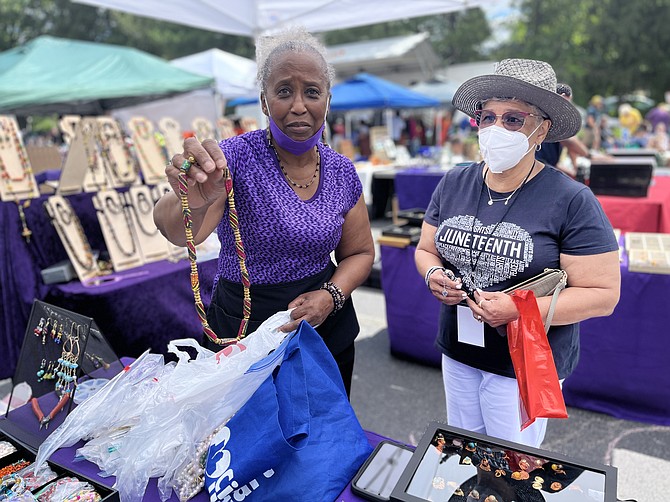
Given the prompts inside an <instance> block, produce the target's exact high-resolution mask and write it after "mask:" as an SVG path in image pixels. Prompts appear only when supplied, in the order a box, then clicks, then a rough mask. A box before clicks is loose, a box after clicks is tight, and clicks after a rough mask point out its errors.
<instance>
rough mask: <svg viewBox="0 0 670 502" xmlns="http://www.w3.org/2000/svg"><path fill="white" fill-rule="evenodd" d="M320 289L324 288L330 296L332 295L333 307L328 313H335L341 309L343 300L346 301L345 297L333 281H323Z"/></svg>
mask: <svg viewBox="0 0 670 502" xmlns="http://www.w3.org/2000/svg"><path fill="white" fill-rule="evenodd" d="M321 289H325V290H326V291H328V292H329V293H330V296H332V297H333V305H334V306H335V308H334V309H333V311H332V312H331V313H330V315H331V316H332V315H335V314H337V313H338V312H339V311H340V310H342V307H344V302H346V301H347V298H346V297H345V296H344V293H343V292H342V290H341V289H340V288H339V287H338V286H337V285H336V284H335V283H333V282H324V283H323V286H321Z"/></svg>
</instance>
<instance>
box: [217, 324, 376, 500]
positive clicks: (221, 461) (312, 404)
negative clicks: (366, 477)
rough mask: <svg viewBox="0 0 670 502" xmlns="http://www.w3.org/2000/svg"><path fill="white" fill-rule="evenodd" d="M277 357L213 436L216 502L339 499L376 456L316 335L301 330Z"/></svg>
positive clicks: (307, 329)
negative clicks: (271, 369)
mask: <svg viewBox="0 0 670 502" xmlns="http://www.w3.org/2000/svg"><path fill="white" fill-rule="evenodd" d="M277 353H280V354H281V355H282V360H281V366H279V368H277V369H276V370H275V371H274V372H273V374H272V375H270V376H269V377H268V378H267V379H266V380H265V381H264V382H263V384H262V385H261V386H260V387H259V388H258V390H257V391H256V392H255V393H254V395H253V396H252V397H251V399H250V400H249V401H248V402H247V403H246V404H245V405H244V406H243V407H242V408H241V409H240V410H239V411H238V412H237V413H236V414H235V416H233V417H232V418H231V419H230V421H229V422H228V423H227V424H226V426H225V427H223V428H222V429H221V430H220V431H219V432H218V433H217V434H216V435H215V436H214V439H213V441H212V443H211V446H210V447H209V451H208V457H207V464H206V466H205V487H206V489H207V490H208V492H209V496H210V500H219V501H222V502H226V501H236V500H245V501H247V502H253V501H255V500H258V501H265V500H290V501H292V502H300V501H305V502H313V501H315V500H319V501H321V500H323V501H326V500H335V498H336V497H337V496H338V495H339V494H340V493H341V491H342V490H343V489H344V488H345V487H346V486H347V484H348V483H349V481H350V480H351V478H353V476H354V475H355V474H356V471H357V470H358V468H359V467H360V466H361V465H362V463H363V462H364V461H365V459H366V458H367V457H368V456H369V455H370V453H371V451H372V448H371V447H370V445H369V443H368V441H367V438H366V436H365V433H364V432H363V429H362V428H361V425H360V423H359V422H358V419H357V418H356V415H355V414H354V411H353V409H352V408H351V405H350V404H349V401H348V399H347V394H346V392H345V390H344V385H343V384H342V378H341V376H340V374H339V371H338V368H337V365H336V363H335V361H334V360H333V358H332V356H331V355H330V353H329V352H328V349H327V348H326V346H325V344H324V343H323V340H322V339H321V337H320V336H319V335H318V334H317V333H316V331H314V329H313V328H312V327H311V326H310V325H309V324H307V323H305V322H303V323H301V324H300V327H299V329H298V331H297V332H296V333H295V334H294V335H292V336H291V338H290V339H287V340H285V341H284V342H283V343H282V347H280V349H278V350H277Z"/></svg>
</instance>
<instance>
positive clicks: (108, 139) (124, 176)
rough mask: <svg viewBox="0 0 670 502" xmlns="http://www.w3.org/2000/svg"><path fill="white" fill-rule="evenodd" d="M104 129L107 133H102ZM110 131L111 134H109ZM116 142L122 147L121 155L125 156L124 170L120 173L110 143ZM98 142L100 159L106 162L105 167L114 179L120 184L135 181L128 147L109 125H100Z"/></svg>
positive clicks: (121, 136)
mask: <svg viewBox="0 0 670 502" xmlns="http://www.w3.org/2000/svg"><path fill="white" fill-rule="evenodd" d="M103 127H105V128H106V129H107V131H103V130H102V128H103ZM109 130H111V132H109ZM113 140H117V141H120V142H121V145H122V147H123V153H124V156H125V160H126V162H125V164H126V170H125V171H123V172H121V170H120V169H119V163H118V162H117V159H116V158H115V156H114V155H112V142H113ZM99 141H100V147H101V148H100V151H101V153H102V158H103V159H104V160H105V161H106V163H107V165H108V166H109V167H110V169H111V171H112V174H114V177H115V178H116V179H117V180H119V181H120V182H122V183H130V182H132V181H134V180H135V171H134V169H133V166H132V159H131V156H130V152H129V151H128V146H127V145H126V142H125V141H124V140H123V135H122V134H121V135H119V134H117V133H116V131H115V130H114V128H113V127H112V125H111V124H109V123H102V124H101V125H100V131H99Z"/></svg>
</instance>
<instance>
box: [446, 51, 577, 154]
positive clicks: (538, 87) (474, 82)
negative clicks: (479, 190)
mask: <svg viewBox="0 0 670 502" xmlns="http://www.w3.org/2000/svg"><path fill="white" fill-rule="evenodd" d="M491 98H515V99H518V100H520V101H525V102H526V103H530V104H531V105H535V106H537V107H538V108H539V109H540V110H542V111H543V112H544V113H545V114H546V115H547V116H548V117H549V119H550V120H551V128H550V129H549V133H548V134H547V138H546V139H545V141H547V142H550V143H552V142H556V141H561V140H563V139H567V138H570V137H572V136H574V135H575V134H577V132H578V131H579V129H580V128H581V126H582V117H581V115H580V114H579V111H578V110H577V108H575V106H574V105H573V104H572V103H570V102H569V101H568V100H567V99H565V98H564V97H563V96H561V95H559V94H557V93H556V73H554V69H553V68H552V67H551V65H549V64H548V63H545V62H543V61H534V60H532V59H503V60H502V61H501V62H500V63H498V64H497V66H496V69H495V72H494V74H493V75H480V76H478V77H474V78H471V79H470V80H467V81H466V82H464V83H463V84H462V85H461V86H460V87H459V88H458V90H457V91H456V93H455V94H454V98H453V100H452V103H453V105H454V106H455V107H456V108H458V109H459V110H461V111H462V112H464V113H466V114H468V115H469V116H470V117H474V116H475V111H476V110H478V109H479V108H481V103H483V102H484V101H487V100H488V99H491Z"/></svg>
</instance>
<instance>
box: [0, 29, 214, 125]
mask: <svg viewBox="0 0 670 502" xmlns="http://www.w3.org/2000/svg"><path fill="white" fill-rule="evenodd" d="M213 82H214V80H213V79H212V78H211V77H205V76H202V75H197V74H195V73H191V72H188V71H185V70H182V69H180V68H177V67H176V66H174V65H171V64H170V63H169V62H168V61H165V60H163V59H161V58H158V57H156V56H153V55H151V54H147V53H145V52H142V51H139V50H137V49H131V48H128V47H121V46H117V45H110V44H100V43H94V42H83V41H79V40H67V39H61V38H54V37H50V36H42V37H38V38H35V39H33V40H31V41H30V42H28V43H26V44H24V45H22V46H18V47H15V48H13V49H10V50H8V51H5V52H2V53H0V113H3V114H15V115H30V114H38V113H61V114H65V113H75V114H81V115H85V114H86V115H94V114H100V113H104V112H105V111H107V110H110V109H113V108H119V107H124V106H131V105H135V104H138V103H142V102H145V101H151V100H154V99H158V98H164V97H168V96H172V95H174V94H178V93H182V92H186V91H190V90H193V89H200V88H203V87H211V86H212V84H213Z"/></svg>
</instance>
